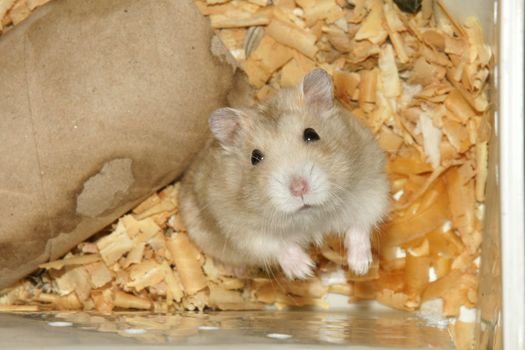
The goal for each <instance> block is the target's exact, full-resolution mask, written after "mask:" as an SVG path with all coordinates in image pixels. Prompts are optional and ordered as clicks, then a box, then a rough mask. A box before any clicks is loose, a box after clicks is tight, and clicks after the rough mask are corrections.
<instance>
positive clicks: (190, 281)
mask: <svg viewBox="0 0 525 350" xmlns="http://www.w3.org/2000/svg"><path fill="white" fill-rule="evenodd" d="M167 246H168V249H169V250H170V253H171V256H172V259H173V262H174V263H175V267H176V269H177V272H178V273H179V277H180V280H181V282H182V285H183V286H184V292H185V293H187V294H189V295H192V294H195V293H197V292H198V291H200V290H202V289H204V288H206V287H207V285H208V281H207V280H206V277H204V273H203V272H202V268H201V264H200V262H199V258H200V253H199V251H198V250H197V249H196V248H195V246H194V245H193V243H192V242H191V241H190V239H189V237H188V236H187V235H186V234H184V233H177V234H175V235H173V236H172V237H171V239H169V240H168V241H167Z"/></svg>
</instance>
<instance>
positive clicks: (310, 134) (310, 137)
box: [303, 128, 320, 143]
mask: <svg viewBox="0 0 525 350" xmlns="http://www.w3.org/2000/svg"><path fill="white" fill-rule="evenodd" d="M303 139H304V142H306V143H310V142H314V141H318V140H319V139H320V137H319V135H318V134H317V133H316V132H315V130H314V129H312V128H308V129H305V130H304V134H303Z"/></svg>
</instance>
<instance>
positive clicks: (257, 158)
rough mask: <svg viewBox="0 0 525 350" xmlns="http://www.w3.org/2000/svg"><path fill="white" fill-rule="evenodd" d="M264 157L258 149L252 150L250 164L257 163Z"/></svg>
mask: <svg viewBox="0 0 525 350" xmlns="http://www.w3.org/2000/svg"><path fill="white" fill-rule="evenodd" d="M263 159H264V154H263V153H262V152H261V151H259V150H258V149H254V150H253V151H252V165H257V164H258V163H259V162H260V161H261V160H263Z"/></svg>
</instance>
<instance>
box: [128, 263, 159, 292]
mask: <svg viewBox="0 0 525 350" xmlns="http://www.w3.org/2000/svg"><path fill="white" fill-rule="evenodd" d="M129 276H130V278H131V282H129V283H128V285H127V286H128V287H129V288H134V289H135V290H136V291H138V292H140V291H141V290H142V289H144V288H146V287H149V286H153V285H155V284H157V283H159V282H162V281H163V280H164V276H165V274H164V271H163V269H162V266H161V265H159V264H158V263H157V262H156V261H154V260H145V261H143V262H141V263H140V264H136V265H133V266H132V267H131V268H130V271H129Z"/></svg>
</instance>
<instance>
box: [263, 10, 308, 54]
mask: <svg viewBox="0 0 525 350" xmlns="http://www.w3.org/2000/svg"><path fill="white" fill-rule="evenodd" d="M266 33H267V34H268V35H270V36H271V37H272V38H273V39H275V40H276V41H277V42H279V43H281V44H283V45H286V46H288V47H291V48H294V49H296V50H297V51H299V52H301V53H302V54H304V55H305V56H307V57H309V58H314V57H315V54H316V53H317V50H318V49H317V46H316V45H315V42H316V40H317V38H316V36H315V35H314V34H313V33H311V32H308V31H307V30H304V29H301V28H298V27H297V26H294V25H291V24H289V23H286V22H283V21H280V20H277V19H273V20H272V21H271V22H270V24H269V25H268V27H267V28H266Z"/></svg>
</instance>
